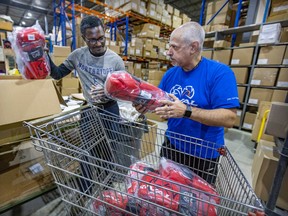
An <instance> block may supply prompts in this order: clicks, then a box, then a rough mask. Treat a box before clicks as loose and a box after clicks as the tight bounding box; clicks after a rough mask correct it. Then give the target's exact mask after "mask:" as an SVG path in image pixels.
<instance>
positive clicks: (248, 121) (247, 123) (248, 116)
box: [242, 112, 256, 130]
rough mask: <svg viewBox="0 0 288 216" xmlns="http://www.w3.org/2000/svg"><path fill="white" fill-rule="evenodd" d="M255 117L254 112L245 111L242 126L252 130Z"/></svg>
mask: <svg viewBox="0 0 288 216" xmlns="http://www.w3.org/2000/svg"><path fill="white" fill-rule="evenodd" d="M255 119H256V114H255V113H250V112H246V113H245V118H244V122H243V125H242V127H243V128H245V129H247V130H252V128H253V125H254V122H255Z"/></svg>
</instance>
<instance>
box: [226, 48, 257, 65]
mask: <svg viewBox="0 0 288 216" xmlns="http://www.w3.org/2000/svg"><path fill="white" fill-rule="evenodd" d="M253 53H254V48H253V47H252V48H240V49H234V50H233V55H232V58H231V65H251V63H252V60H253Z"/></svg>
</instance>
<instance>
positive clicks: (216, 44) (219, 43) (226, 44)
mask: <svg viewBox="0 0 288 216" xmlns="http://www.w3.org/2000/svg"><path fill="white" fill-rule="evenodd" d="M230 46H231V42H229V41H225V40H217V41H214V44H213V48H216V49H217V48H227V47H230Z"/></svg>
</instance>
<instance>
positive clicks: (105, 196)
mask: <svg viewBox="0 0 288 216" xmlns="http://www.w3.org/2000/svg"><path fill="white" fill-rule="evenodd" d="M98 199H100V200H102V201H103V202H105V203H109V204H111V205H113V206H116V207H119V208H121V209H126V206H127V203H128V197H127V196H126V195H125V194H121V193H119V192H117V191H113V190H106V191H103V192H102V196H99V197H98ZM93 206H94V210H95V212H96V213H97V214H99V215H106V212H107V213H109V214H110V215H113V216H114V215H115V216H122V215H123V212H122V211H121V210H119V209H116V208H115V207H113V206H109V205H105V204H104V203H102V202H100V201H95V202H94V203H93Z"/></svg>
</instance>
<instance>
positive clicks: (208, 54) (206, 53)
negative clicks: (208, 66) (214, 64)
mask: <svg viewBox="0 0 288 216" xmlns="http://www.w3.org/2000/svg"><path fill="white" fill-rule="evenodd" d="M201 54H202V56H204V57H205V58H208V59H212V55H213V51H212V50H204V51H202V53H201Z"/></svg>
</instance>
